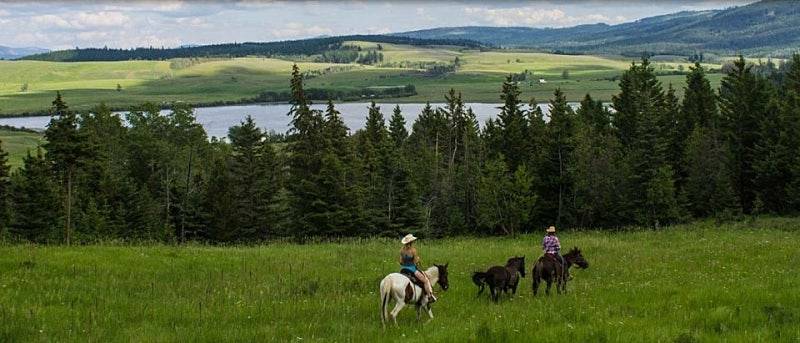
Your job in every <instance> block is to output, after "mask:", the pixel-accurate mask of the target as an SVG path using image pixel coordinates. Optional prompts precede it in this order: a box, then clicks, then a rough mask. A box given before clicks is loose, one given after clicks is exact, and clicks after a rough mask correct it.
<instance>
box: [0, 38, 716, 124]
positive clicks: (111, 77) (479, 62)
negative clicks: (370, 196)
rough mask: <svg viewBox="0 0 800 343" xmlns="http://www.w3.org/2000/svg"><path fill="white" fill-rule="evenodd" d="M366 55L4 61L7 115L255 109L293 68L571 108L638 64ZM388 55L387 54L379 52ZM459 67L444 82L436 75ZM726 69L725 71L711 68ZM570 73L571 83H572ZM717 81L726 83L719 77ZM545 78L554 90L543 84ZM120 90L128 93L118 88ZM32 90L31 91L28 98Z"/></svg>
mask: <svg viewBox="0 0 800 343" xmlns="http://www.w3.org/2000/svg"><path fill="white" fill-rule="evenodd" d="M344 43H345V44H347V45H352V46H359V47H360V49H361V50H362V51H364V52H368V51H380V53H381V54H382V55H383V56H384V57H383V61H382V62H380V63H376V64H373V65H364V64H355V63H350V64H333V63H322V62H314V58H313V56H310V57H303V58H296V59H294V60H290V59H277V58H264V57H242V58H201V59H172V60H166V61H115V62H46V61H0V75H3V76H4V77H3V78H2V79H0V114H5V115H11V114H16V115H19V114H25V113H31V114H32V113H42V112H43V111H45V110H46V109H47V107H48V106H49V104H50V102H51V101H52V99H53V98H54V97H55V92H56V91H57V90H60V91H62V92H63V94H64V96H65V98H66V99H67V101H68V103H69V104H70V106H71V107H72V108H73V109H77V110H86V109H88V108H90V107H91V106H94V105H96V104H98V103H100V102H106V103H107V104H108V105H110V106H112V107H114V108H117V109H127V108H129V107H130V106H132V105H136V104H140V103H142V102H146V101H150V102H155V103H169V102H174V101H184V102H189V103H192V104H198V105H203V104H205V105H209V104H222V103H226V102H246V101H252V100H253V99H254V98H256V97H258V96H259V94H261V93H262V92H286V91H287V89H288V80H289V73H290V70H291V65H292V64H293V63H299V65H300V68H301V69H302V70H303V71H304V72H306V73H308V76H307V78H306V81H307V82H306V84H307V87H308V88H310V89H323V90H325V89H327V90H337V91H350V92H357V91H362V90H368V89H380V88H381V87H402V86H405V85H413V86H414V87H415V89H416V95H412V96H408V97H403V98H393V99H392V98H390V99H387V101H396V102H425V101H431V102H436V101H442V99H443V95H444V94H445V93H446V92H447V91H448V90H449V89H450V88H455V89H456V90H458V91H460V92H462V93H463V94H464V99H465V100H466V101H473V102H496V101H499V91H500V84H501V83H502V81H503V80H504V79H505V77H506V76H507V75H508V74H510V73H523V72H524V71H526V70H527V71H528V72H529V74H528V75H527V77H526V79H525V81H523V82H521V90H522V91H523V96H525V97H526V98H529V97H536V98H537V99H539V100H540V101H546V100H547V99H549V97H550V96H551V95H552V92H553V90H554V89H555V88H556V87H560V88H562V90H564V91H565V92H566V94H567V96H568V98H569V99H570V100H573V101H577V100H579V99H580V98H581V97H583V95H585V94H586V93H587V92H589V93H592V95H593V96H594V97H595V98H598V99H602V100H610V99H611V95H612V94H615V93H616V92H617V91H618V85H617V81H616V80H615V78H616V77H618V76H619V75H620V73H621V72H622V71H623V70H624V69H627V67H628V66H629V65H630V62H631V61H632V60H633V59H632V58H619V57H616V58H615V57H598V56H564V55H554V54H544V53H534V52H530V51H524V50H523V51H509V50H489V51H485V50H483V51H482V50H475V49H467V48H464V47H459V46H424V47H423V46H414V45H404V44H387V43H382V44H381V46H380V47H378V44H377V43H375V42H363V41H346V42H344ZM378 49H380V50H378ZM456 58H457V59H458V61H459V65H458V67H457V68H455V70H454V71H449V72H442V73H434V72H432V70H433V68H435V67H442V66H452V65H453V64H454V62H455V60H456ZM688 65H689V64H688V63H687V62H685V61H684V62H658V63H656V68H657V72H659V73H663V74H664V76H661V79H662V82H664V83H665V84H666V83H672V84H674V85H675V86H676V87H678V88H680V86H681V85H682V84H683V80H684V77H683V76H682V75H672V74H674V73H677V72H678V68H684V69H685V68H687V67H688ZM708 67H710V68H715V69H718V68H719V67H720V66H719V65H708ZM565 70H566V71H567V73H568V77H567V78H563V77H562V74H563V72H564V71H565ZM710 78H711V79H712V81H714V82H717V81H718V80H719V74H711V75H710ZM539 79H543V80H545V82H546V83H541V84H540V83H539ZM117 85H119V87H120V88H119V90H118V88H117ZM23 89H24V90H23Z"/></svg>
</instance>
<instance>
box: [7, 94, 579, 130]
mask: <svg viewBox="0 0 800 343" xmlns="http://www.w3.org/2000/svg"><path fill="white" fill-rule="evenodd" d="M378 105H379V106H380V107H381V112H383V115H384V117H385V118H386V121H387V125H388V121H389V118H390V117H391V115H392V111H393V109H394V106H395V104H392V103H379V104H378ZM399 105H400V109H401V110H402V111H403V116H404V117H405V118H406V124H407V126H408V127H409V128H410V127H411V124H412V123H413V122H414V120H415V119H416V118H417V116H418V115H419V113H420V112H421V111H422V108H423V107H425V104H419V103H407V104H399ZM465 105H466V107H470V108H472V111H473V112H475V115H476V116H477V118H478V122H479V123H481V124H483V123H484V122H485V121H486V120H487V119H489V118H493V117H494V116H496V115H497V113H498V112H499V110H498V109H497V108H498V107H499V106H501V104H489V103H467V104H465ZM570 105H571V106H573V107H577V106H578V103H570ZM431 106H433V107H441V106H444V104H442V103H435V104H431ZM367 107H369V103H365V102H348V103H341V104H337V105H336V109H337V110H339V112H341V113H342V114H341V115H342V119H344V122H345V124H346V125H347V127H349V128H350V129H351V130H356V129H359V128H361V127H363V126H364V123H365V122H366V117H367V112H368V111H367ZM289 108H290V105H289V104H256V105H236V106H218V107H199V108H197V109H195V114H196V116H197V121H198V122H199V123H200V124H202V125H203V127H204V128H205V129H206V132H207V133H208V135H209V137H211V136H216V137H225V136H227V134H228V128H229V127H231V126H234V125H237V124H239V123H240V122H241V121H242V120H243V119H244V117H245V116H247V115H250V116H252V117H253V119H255V121H256V123H258V125H259V126H260V127H262V128H264V129H266V130H273V131H275V132H285V131H286V130H287V129H288V128H289V121H290V118H289V116H287V115H286V114H287V113H289ZM312 108H314V109H320V110H324V109H325V104H324V103H315V104H314V105H313V106H312ZM539 108H541V109H542V111H543V112H544V114H545V115H547V114H548V113H549V107H548V104H547V103H540V104H539ZM167 112H169V110H164V111H162V113H167ZM121 113H124V112H121ZM49 121H50V117H48V116H37V117H14V118H0V125H10V126H16V127H25V128H30V129H37V130H43V129H44V128H45V127H46V126H47V123H48V122H49Z"/></svg>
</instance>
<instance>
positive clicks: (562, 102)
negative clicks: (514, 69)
mask: <svg viewBox="0 0 800 343" xmlns="http://www.w3.org/2000/svg"><path fill="white" fill-rule="evenodd" d="M553 96H554V98H553V99H552V100H551V101H550V121H549V122H548V123H547V131H546V137H547V140H546V143H545V144H546V148H545V152H546V158H545V161H544V162H545V165H544V168H543V170H542V172H541V173H542V174H541V175H544V177H545V180H544V183H545V189H546V191H545V192H544V193H543V194H542V201H543V202H545V206H548V207H547V209H548V210H547V212H546V213H550V219H551V220H552V221H553V223H555V224H556V226H560V225H565V224H566V225H572V224H573V223H574V221H573V218H572V215H573V213H572V207H573V202H572V199H573V182H574V180H573V177H572V175H571V170H572V164H573V163H574V160H573V158H574V156H573V151H574V149H575V141H574V139H575V133H576V130H577V119H576V117H575V113H574V111H573V110H572V107H570V106H569V104H568V103H567V99H566V97H565V95H564V93H563V92H562V91H561V89H560V88H556V90H555V92H554V93H553Z"/></svg>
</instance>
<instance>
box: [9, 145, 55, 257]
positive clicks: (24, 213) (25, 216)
mask: <svg viewBox="0 0 800 343" xmlns="http://www.w3.org/2000/svg"><path fill="white" fill-rule="evenodd" d="M58 199H59V197H58V189H57V187H56V185H55V182H54V181H53V178H52V172H51V169H50V167H49V166H48V163H47V161H46V160H45V158H44V156H43V154H42V150H41V149H40V148H37V150H36V155H33V156H32V155H31V154H30V152H28V155H27V156H26V157H25V158H24V159H23V166H22V168H20V169H19V170H18V171H17V172H16V173H15V175H14V176H13V177H12V185H11V202H12V204H13V207H12V208H13V211H14V220H13V223H12V225H11V233H12V234H14V235H17V236H19V237H22V238H25V239H27V240H29V241H32V242H37V243H44V242H48V241H51V240H53V239H56V237H58V235H57V234H56V231H55V230H56V228H57V226H58V220H59V215H60V213H61V211H60V209H61V206H59V201H58Z"/></svg>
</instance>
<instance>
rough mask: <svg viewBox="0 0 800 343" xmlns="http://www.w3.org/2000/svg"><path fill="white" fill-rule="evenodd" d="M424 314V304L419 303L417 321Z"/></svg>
mask: <svg viewBox="0 0 800 343" xmlns="http://www.w3.org/2000/svg"><path fill="white" fill-rule="evenodd" d="M421 315H422V306H421V305H417V321H419V320H420V316H421Z"/></svg>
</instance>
